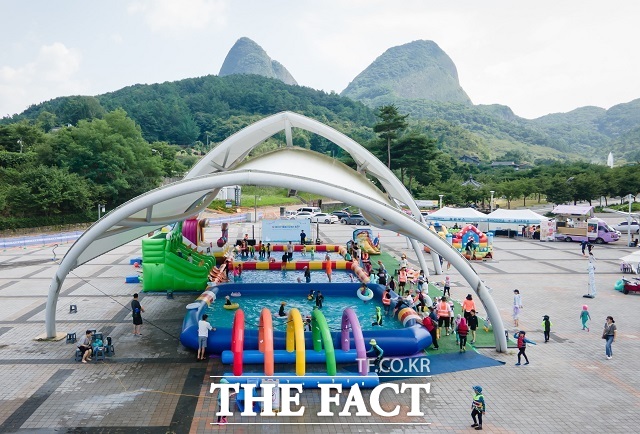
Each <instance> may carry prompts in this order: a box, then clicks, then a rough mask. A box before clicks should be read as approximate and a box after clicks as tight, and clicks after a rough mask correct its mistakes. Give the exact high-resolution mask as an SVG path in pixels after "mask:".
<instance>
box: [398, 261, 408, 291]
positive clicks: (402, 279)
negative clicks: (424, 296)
mask: <svg viewBox="0 0 640 434" xmlns="http://www.w3.org/2000/svg"><path fill="white" fill-rule="evenodd" d="M398 284H399V285H398V289H399V290H400V293H401V294H402V292H403V291H404V287H405V285H406V284H407V268H406V267H402V268H401V269H400V271H398Z"/></svg>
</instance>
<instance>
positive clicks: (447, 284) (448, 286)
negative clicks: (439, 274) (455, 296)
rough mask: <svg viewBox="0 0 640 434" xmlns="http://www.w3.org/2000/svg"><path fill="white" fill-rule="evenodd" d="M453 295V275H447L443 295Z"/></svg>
mask: <svg viewBox="0 0 640 434" xmlns="http://www.w3.org/2000/svg"><path fill="white" fill-rule="evenodd" d="M447 295H448V296H449V297H451V277H449V276H447V277H445V278H444V290H443V291H442V296H443V297H445V296H447Z"/></svg>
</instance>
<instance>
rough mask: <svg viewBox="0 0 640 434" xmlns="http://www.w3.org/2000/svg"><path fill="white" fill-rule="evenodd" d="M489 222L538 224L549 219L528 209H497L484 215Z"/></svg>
mask: <svg viewBox="0 0 640 434" xmlns="http://www.w3.org/2000/svg"><path fill="white" fill-rule="evenodd" d="M485 217H487V220H486V221H488V222H490V223H518V224H527V225H530V224H540V222H542V221H544V220H549V219H548V218H546V217H545V216H543V215H540V214H538V213H536V212H533V211H531V210H530V209H501V208H500V209H497V210H495V211H494V212H492V213H491V214H489V215H487V216H485Z"/></svg>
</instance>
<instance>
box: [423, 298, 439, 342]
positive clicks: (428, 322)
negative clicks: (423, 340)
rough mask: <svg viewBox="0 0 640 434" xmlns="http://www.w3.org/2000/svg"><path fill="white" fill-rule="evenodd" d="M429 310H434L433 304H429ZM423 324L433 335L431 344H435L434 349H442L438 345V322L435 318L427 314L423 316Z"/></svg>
mask: <svg viewBox="0 0 640 434" xmlns="http://www.w3.org/2000/svg"><path fill="white" fill-rule="evenodd" d="M429 310H433V306H429ZM422 325H423V326H424V327H425V328H426V329H427V331H428V332H429V334H430V335H431V344H432V345H433V349H435V350H438V349H440V347H439V346H438V333H437V332H436V330H437V328H438V323H437V322H435V321H434V320H433V318H431V316H429V315H425V316H424V318H422Z"/></svg>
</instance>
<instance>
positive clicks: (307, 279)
mask: <svg viewBox="0 0 640 434" xmlns="http://www.w3.org/2000/svg"><path fill="white" fill-rule="evenodd" d="M304 280H305V282H307V283H311V270H310V269H309V267H306V266H305V267H304Z"/></svg>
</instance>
